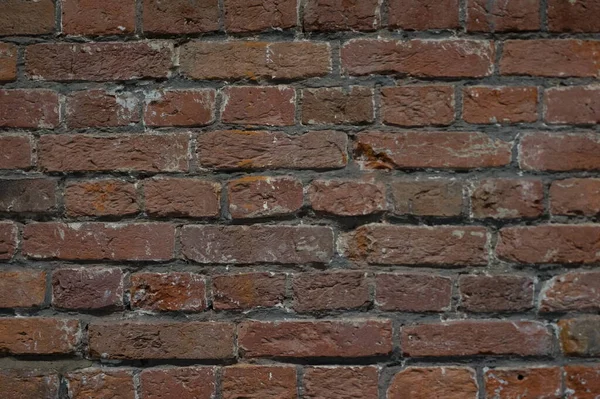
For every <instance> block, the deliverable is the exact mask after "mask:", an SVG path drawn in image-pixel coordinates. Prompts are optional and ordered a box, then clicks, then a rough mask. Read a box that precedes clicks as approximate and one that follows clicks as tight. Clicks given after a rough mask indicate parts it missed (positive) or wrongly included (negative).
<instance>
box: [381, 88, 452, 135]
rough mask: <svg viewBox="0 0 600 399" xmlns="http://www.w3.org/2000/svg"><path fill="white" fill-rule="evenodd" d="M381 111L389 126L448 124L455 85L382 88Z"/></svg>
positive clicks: (450, 118) (450, 117)
mask: <svg viewBox="0 0 600 399" xmlns="http://www.w3.org/2000/svg"><path fill="white" fill-rule="evenodd" d="M381 113H382V118H383V122H384V123H386V124H388V125H398V126H427V125H449V124H451V123H452V121H454V88H453V87H452V86H402V87H386V88H384V89H382V90H381Z"/></svg>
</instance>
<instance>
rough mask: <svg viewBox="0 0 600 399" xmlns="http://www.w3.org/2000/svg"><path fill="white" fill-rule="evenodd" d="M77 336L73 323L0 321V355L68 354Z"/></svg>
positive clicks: (34, 319)
mask: <svg viewBox="0 0 600 399" xmlns="http://www.w3.org/2000/svg"><path fill="white" fill-rule="evenodd" d="M79 336H80V330H79V321H78V320H74V319H55V318H49V317H19V318H14V317H3V318H0V352H2V353H3V354H4V356H6V355H66V354H71V353H74V352H75V350H76V347H77V345H78V343H79V339H80V337H79Z"/></svg>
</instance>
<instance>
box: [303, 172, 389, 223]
mask: <svg viewBox="0 0 600 399" xmlns="http://www.w3.org/2000/svg"><path fill="white" fill-rule="evenodd" d="M308 198H309V200H310V203H311V206H312V208H313V209H314V210H315V211H318V212H326V213H330V214H332V215H340V216H360V215H369V214H372V213H377V212H382V211H385V210H386V208H387V203H386V199H385V187H384V186H383V185H381V184H378V183H371V182H366V181H353V180H339V179H335V180H334V179H331V180H313V182H312V183H311V185H310V187H309V188H308Z"/></svg>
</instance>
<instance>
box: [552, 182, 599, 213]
mask: <svg viewBox="0 0 600 399" xmlns="http://www.w3.org/2000/svg"><path fill="white" fill-rule="evenodd" d="M550 212H551V213H552V214H553V215H584V216H594V215H598V214H600V179H577V178H573V179H564V180H557V181H553V182H552V184H551V185H550Z"/></svg>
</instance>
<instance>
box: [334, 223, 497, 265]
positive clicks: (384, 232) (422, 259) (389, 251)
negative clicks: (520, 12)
mask: <svg viewBox="0 0 600 399" xmlns="http://www.w3.org/2000/svg"><path fill="white" fill-rule="evenodd" d="M486 233H487V231H486V229H485V228H483V227H479V226H435V227H430V226H393V225H385V224H368V225H363V226H361V227H359V228H357V229H356V230H354V231H352V232H350V233H347V234H345V235H343V236H342V237H341V240H340V243H339V244H340V247H341V248H343V249H344V252H345V254H346V256H347V257H348V258H350V259H352V260H355V261H358V262H367V263H369V264H379V265H397V264H400V265H401V264H406V265H427V266H438V267H456V266H461V267H462V266H469V265H471V266H476V265H486V264H487V259H488V256H487V237H486Z"/></svg>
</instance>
